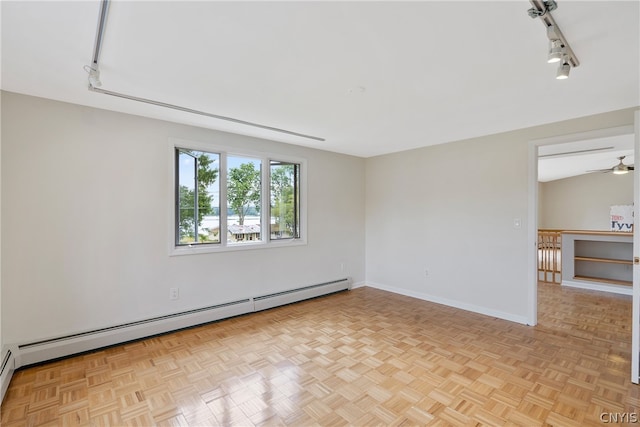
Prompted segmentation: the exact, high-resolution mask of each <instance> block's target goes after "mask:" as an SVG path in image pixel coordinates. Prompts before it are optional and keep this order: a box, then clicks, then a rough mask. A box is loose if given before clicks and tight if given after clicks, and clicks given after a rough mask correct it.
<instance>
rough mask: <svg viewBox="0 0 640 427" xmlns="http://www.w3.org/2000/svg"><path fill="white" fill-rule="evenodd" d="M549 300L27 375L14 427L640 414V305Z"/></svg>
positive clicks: (241, 332)
mask: <svg viewBox="0 0 640 427" xmlns="http://www.w3.org/2000/svg"><path fill="white" fill-rule="evenodd" d="M539 302H540V304H539V306H540V309H539V324H538V326H536V327H528V326H524V325H520V324H516V323H512V322H507V321H504V320H499V319H495V318H491V317H487V316H482V315H479V314H474V313H469V312H465V311H462V310H457V309H454V308H449V307H445V306H442V305H438V304H433V303H429V302H425V301H421V300H416V299H412V298H409V297H405V296H400V295H396V294H391V293H388V292H384V291H381V290H377V289H373V288H367V287H364V288H358V289H354V290H352V291H349V292H343V293H339V294H334V295H330V296H327V297H323V298H318V299H314V300H309V301H305V302H301V303H298V304H293V305H289V306H285V307H280V308H276V309H272V310H268V311H264V312H260V313H255V314H250V315H246V316H240V317H236V318H233V319H227V320H224V321H220V322H217V323H212V324H209V325H205V326H200V327H196V328H192V329H188V330H183V331H179V332H176V333H171V334H167V335H163V336H158V337H154V338H150V339H145V340H142V341H137V342H132V343H129V344H125V345H121V346H117V347H112V348H109V349H104V350H100V351H96V352H93V353H89V354H84V355H80V356H77V357H74V358H69V359H65V360H60V361H56V362H52V363H48V364H44V365H40V366H35V367H31V368H27V369H23V370H20V371H18V372H16V373H15V375H14V377H13V380H12V382H11V385H10V388H9V390H8V392H7V395H6V397H5V401H4V403H3V405H2V413H1V421H2V425H3V426H6V427H13V426H24V425H27V426H121V425H122V426H212V425H229V426H252V425H268V426H271V425H277V426H290V425H292V426H343V425H352V426H378V425H384V426H386V425H393V426H400V425H402V426H407V425H437V426H444V425H451V426H468V425H490V426H493V425H496V426H499V425H510V426H515V425H518V426H542V425H545V426H546V425H555V426H590V425H603V424H604V422H603V421H607V420H610V419H611V418H602V415H601V414H622V413H628V414H637V411H639V405H640V388H639V386H636V385H633V384H631V383H630V380H629V378H630V361H629V359H630V351H631V349H630V347H631V345H630V323H631V298H630V297H625V296H616V295H612V294H605V293H599V292H591V291H583V290H577V289H562V288H561V287H560V286H558V285H551V284H540V285H539ZM630 416H633V415H630ZM606 417H609V415H606ZM627 419H629V418H627Z"/></svg>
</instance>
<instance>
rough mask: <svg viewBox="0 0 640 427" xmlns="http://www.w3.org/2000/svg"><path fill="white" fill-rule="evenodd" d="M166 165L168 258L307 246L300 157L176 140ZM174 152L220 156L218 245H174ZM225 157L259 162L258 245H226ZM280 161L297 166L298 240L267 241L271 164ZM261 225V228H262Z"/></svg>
mask: <svg viewBox="0 0 640 427" xmlns="http://www.w3.org/2000/svg"><path fill="white" fill-rule="evenodd" d="M169 142H170V144H169V146H170V150H168V151H169V164H170V169H169V170H170V171H171V179H170V182H171V187H170V189H169V190H170V191H169V201H170V204H169V218H170V220H169V233H168V236H169V255H170V256H178V255H195V254H206V253H216V252H232V251H242V250H253V249H270V248H282V247H289V246H301V245H306V244H307V160H306V159H303V158H300V157H292V156H288V155H281V154H278V153H272V152H260V151H256V150H245V149H238V148H236V147H228V146H221V145H217V144H213V143H206V142H202V141H193V140H186V139H178V138H169ZM176 148H181V149H192V150H197V151H205V152H209V153H215V154H219V155H220V161H219V163H220V166H219V167H220V170H219V171H218V180H219V182H220V183H221V185H220V196H219V197H220V219H219V224H220V242H219V243H207V244H196V245H176V226H177V218H176V185H178V183H177V182H176V180H177V174H176V172H177V171H176V160H175V155H176V154H175V153H176ZM227 156H237V157H247V158H253V159H256V160H260V161H261V162H262V163H261V164H262V167H261V190H262V194H261V198H260V205H261V206H260V237H261V239H260V240H259V241H252V242H237V243H236V242H229V241H228V239H227V232H228V231H227V209H226V208H227V207H226V201H227V186H226V182H227ZM272 160H273V161H281V162H288V163H297V164H299V165H300V182H299V183H298V187H299V191H300V217H299V226H300V236H299V237H298V238H291V239H275V240H272V239H271V218H270V201H271V195H270V191H271V187H270V183H271V167H270V165H271V161H272ZM263 224H264V225H265V226H263Z"/></svg>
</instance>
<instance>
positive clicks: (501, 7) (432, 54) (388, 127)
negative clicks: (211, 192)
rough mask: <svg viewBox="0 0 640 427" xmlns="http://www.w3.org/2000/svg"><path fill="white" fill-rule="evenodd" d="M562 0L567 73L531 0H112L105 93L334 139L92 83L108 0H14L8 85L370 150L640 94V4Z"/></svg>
mask: <svg viewBox="0 0 640 427" xmlns="http://www.w3.org/2000/svg"><path fill="white" fill-rule="evenodd" d="M558 3H559V5H558V9H557V10H555V11H554V12H553V16H554V18H555V19H556V21H557V22H558V25H559V26H560V28H561V30H562V31H563V33H564V34H565V36H566V37H567V39H568V40H569V43H570V44H571V47H572V48H573V50H574V52H575V53H576V55H577V57H578V58H579V60H580V62H581V65H580V66H579V67H577V68H575V69H574V70H572V71H571V76H570V78H569V79H568V80H565V81H559V80H556V79H555V72H556V66H555V65H550V64H547V62H546V53H547V48H548V45H547V38H546V34H545V29H544V27H543V25H542V23H541V22H540V20H538V19H535V20H534V19H531V18H530V17H529V16H528V15H527V9H528V8H530V7H531V5H530V3H529V2H528V1H526V0H521V1H492V2H489V1H469V2H461V1H446V2H445V1H441V2H435V1H422V2H419V1H413V2H397V1H387V2H380V1H378V2H366V1H354V2H340V1H332V2H309V1H298V2H296V1H289V2H269V1H259V2H243V1H235V2H217V1H215V2H214V1H211V2H205V1H198V2H186V1H159V2H155V1H139V2H130V1H119V2H113V3H112V4H111V8H110V12H109V17H108V22H107V28H106V35H105V40H104V44H103V51H102V55H101V58H100V64H101V79H102V82H103V89H107V90H111V91H116V92H124V93H127V94H130V95H134V96H138V97H143V98H150V99H154V100H157V101H162V102H166V103H171V104H177V105H180V106H183V107H188V108H193V109H197V110H203V111H207V112H210V113H214V114H218V115H223V116H229V117H233V118H237V119H241V120H245V121H250V122H255V123H260V124H263V125H267V126H273V127H277V128H283V129H287V130H291V131H294V132H299V133H303V134H308V135H314V136H318V137H322V138H325V139H326V140H325V141H315V140H311V139H306V138H301V137H294V136H289V135H285V134H281V133H277V132H273V131H268V130H264V129H259V128H255V127H250V126H246V125H240V124H234V123H230V122H226V121H221V120H216V119H212V118H207V117H202V116H197V115H193V114H188V113H184V112H179V111H174V110H170V109H166V108H161V107H157V106H150V105H146V104H142V103H136V102H134V101H130V100H124V99H118V98H114V97H110V96H106V95H103V94H98V93H93V92H90V91H88V90H87V74H86V73H85V71H84V70H83V66H85V65H87V64H89V63H90V61H91V57H92V52H93V45H94V39H95V34H96V26H97V20H98V11H99V6H100V3H99V2H97V1H70V2H57V1H44V2H34V1H15V2H14V1H2V3H1V5H2V76H1V79H2V81H1V84H2V89H3V90H7V91H12V92H18V93H24V94H29V95H35V96H40V97H45V98H51V99H56V100H61V101H67V102H72V103H77V104H82V105H89V106H94V107H99V108H105V109H109V110H116V111H122V112H126V113H131V114H138V115H143V116H148V117H154V118H159V119H164V120H170V121H175V122H180V123H186V124H191V125H196V126H202V127H207V128H213V129H221V130H225V131H230V132H235V133H240V134H246V135H253V136H258V137H263V138H267V139H272V140H278V141H283V142H288V143H293V144H300V145H305V146H310V147H316V148H320V149H326V150H331V151H336V152H342V153H347V154H353V155H357V156H362V157H369V156H375V155H380V154H385V153H390V152H395V151H401V150H407V149H411V148H416V147H422V146H428V145H433V144H440V143H445V142H450V141H455V140H460V139H464V138H471V137H476V136H481V135H488V134H492V133H497V132H503V131H509V130H514V129H520V128H524V127H529V126H534V125H540V124H544V123H549V122H556V121H561V120H565V119H571V118H575V117H581V116H585V115H590V114H596V113H601V112H605V111H611V110H616V109H622V108H628V107H634V106H638V105H640V85H639V82H638V80H639V78H638V76H639V74H640V67H639V63H640V57H639V52H640V42H639V40H640V31H639V26H640V19H639V18H640V3H639V2H638V1H621V2H616V1H606V2H605V1H569V0H566V1H559V2H558ZM613 160H615V156H614V159H613ZM602 167H605V166H602Z"/></svg>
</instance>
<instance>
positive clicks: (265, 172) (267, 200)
mask: <svg viewBox="0 0 640 427" xmlns="http://www.w3.org/2000/svg"><path fill="white" fill-rule="evenodd" d="M261 169H262V173H261V174H260V179H262V186H261V188H262V194H261V195H260V203H262V209H260V215H261V218H260V223H261V224H262V225H261V226H260V232H261V236H260V237H261V238H262V241H263V242H265V243H269V242H270V241H271V161H270V160H269V159H268V158H263V159H262V168H261Z"/></svg>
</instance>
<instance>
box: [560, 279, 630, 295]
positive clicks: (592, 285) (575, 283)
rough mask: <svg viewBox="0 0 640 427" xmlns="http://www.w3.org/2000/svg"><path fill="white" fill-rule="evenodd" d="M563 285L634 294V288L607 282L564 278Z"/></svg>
mask: <svg viewBox="0 0 640 427" xmlns="http://www.w3.org/2000/svg"><path fill="white" fill-rule="evenodd" d="M562 286H567V287H569V288H580V289H589V290H591V291H600V292H611V293H614V294H620V295H632V294H633V289H632V288H630V287H629V286H622V285H619V286H618V285H608V284H606V283H594V282H581V281H577V280H563V281H562Z"/></svg>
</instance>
